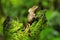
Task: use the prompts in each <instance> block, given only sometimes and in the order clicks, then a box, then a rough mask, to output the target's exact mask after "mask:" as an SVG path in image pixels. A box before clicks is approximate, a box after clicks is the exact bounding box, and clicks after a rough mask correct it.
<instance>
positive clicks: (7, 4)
mask: <svg viewBox="0 0 60 40" xmlns="http://www.w3.org/2000/svg"><path fill="white" fill-rule="evenodd" d="M34 5H37V6H39V8H38V9H37V11H36V16H37V17H38V18H37V20H35V19H34V21H33V22H32V24H31V26H30V31H31V35H32V36H31V37H30V36H27V34H28V29H29V28H26V30H25V31H24V32H23V31H22V30H23V29H24V27H26V25H27V16H28V14H29V13H28V10H29V8H31V7H33V6H34ZM44 10H45V12H44ZM42 13H45V17H46V20H47V21H46V22H45V23H44V22H43V21H45V19H43V18H44V17H41V15H42ZM5 21H6V22H5ZM43 23H44V24H43ZM16 26H17V27H16ZM7 30H8V31H7ZM16 31H17V32H16ZM19 33H21V34H19ZM4 35H5V40H60V0H1V1H0V40H3V38H4V37H3V36H4ZM6 35H7V36H6ZM1 38H2V39H1Z"/></svg>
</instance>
